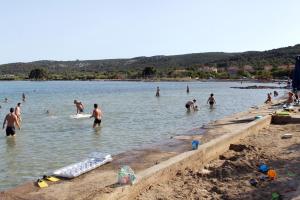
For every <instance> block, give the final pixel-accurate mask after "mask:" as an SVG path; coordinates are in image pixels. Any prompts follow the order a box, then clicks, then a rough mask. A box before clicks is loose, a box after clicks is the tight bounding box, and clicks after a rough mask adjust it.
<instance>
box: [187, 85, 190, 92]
mask: <svg viewBox="0 0 300 200" xmlns="http://www.w3.org/2000/svg"><path fill="white" fill-rule="evenodd" d="M186 93H190V88H189V85H187V86H186Z"/></svg>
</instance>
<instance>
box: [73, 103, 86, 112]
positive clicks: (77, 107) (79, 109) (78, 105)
mask: <svg viewBox="0 0 300 200" xmlns="http://www.w3.org/2000/svg"><path fill="white" fill-rule="evenodd" d="M74 104H75V106H76V109H77V114H79V113H83V108H84V107H83V104H82V103H81V101H77V100H74Z"/></svg>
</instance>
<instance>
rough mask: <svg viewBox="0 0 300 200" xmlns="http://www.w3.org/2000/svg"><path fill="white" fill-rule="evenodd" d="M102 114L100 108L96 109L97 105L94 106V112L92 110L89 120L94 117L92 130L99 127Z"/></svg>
mask: <svg viewBox="0 0 300 200" xmlns="http://www.w3.org/2000/svg"><path fill="white" fill-rule="evenodd" d="M102 116H103V114H102V112H101V110H100V108H98V104H94V110H93V114H92V116H91V117H90V118H92V117H94V118H95V120H94V124H93V128H95V127H96V126H97V125H98V126H100V124H101V120H102Z"/></svg>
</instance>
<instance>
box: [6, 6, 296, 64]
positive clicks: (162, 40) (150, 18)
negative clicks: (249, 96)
mask: <svg viewBox="0 0 300 200" xmlns="http://www.w3.org/2000/svg"><path fill="white" fill-rule="evenodd" d="M299 7H300V1H299V0H284V1H283V0H247V1H246V0H106V1H104V0H0V64H3V63H12V62H30V61H36V60H76V59H79V60H90V59H110V58H131V57H138V56H154V55H176V54H186V53H200V52H212V51H214V52H216V51H218V52H220V51H222V52H240V51H249V50H269V49H274V48H279V47H285V46H293V45H295V44H298V43H300V25H299Z"/></svg>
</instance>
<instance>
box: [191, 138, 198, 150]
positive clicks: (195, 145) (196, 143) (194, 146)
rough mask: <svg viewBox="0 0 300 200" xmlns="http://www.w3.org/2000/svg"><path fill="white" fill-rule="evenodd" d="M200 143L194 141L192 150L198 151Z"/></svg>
mask: <svg viewBox="0 0 300 200" xmlns="http://www.w3.org/2000/svg"><path fill="white" fill-rule="evenodd" d="M198 145H199V141H198V140H193V141H192V149H193V150H196V149H198Z"/></svg>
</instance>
